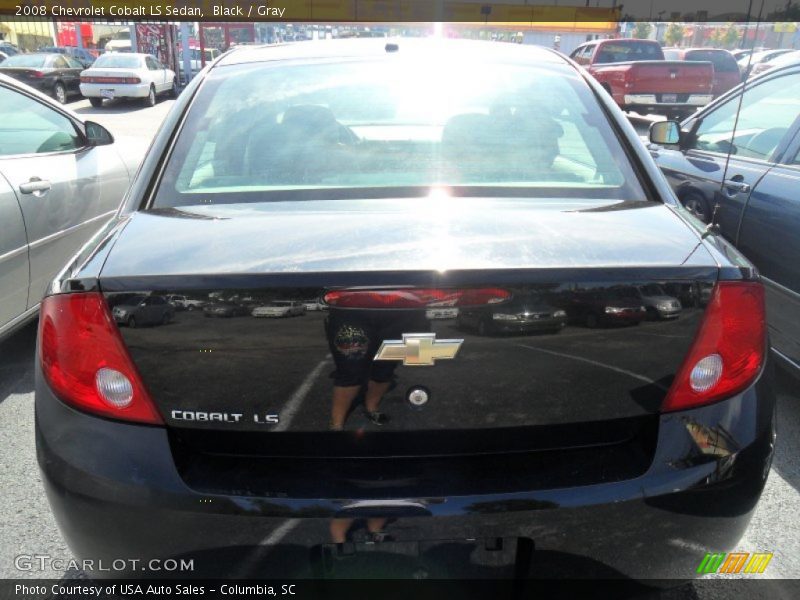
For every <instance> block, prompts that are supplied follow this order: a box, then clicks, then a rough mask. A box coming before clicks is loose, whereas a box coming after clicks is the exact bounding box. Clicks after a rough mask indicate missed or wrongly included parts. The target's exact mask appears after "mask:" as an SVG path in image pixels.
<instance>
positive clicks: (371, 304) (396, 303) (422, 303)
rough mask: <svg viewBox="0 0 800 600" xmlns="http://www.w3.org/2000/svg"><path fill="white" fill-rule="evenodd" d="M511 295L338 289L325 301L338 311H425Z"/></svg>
mask: <svg viewBox="0 0 800 600" xmlns="http://www.w3.org/2000/svg"><path fill="white" fill-rule="evenodd" d="M510 297H511V292H509V291H508V290H502V289H498V288H479V289H472V290H458V289H456V290H448V289H438V288H403V289H391V290H359V289H355V290H334V291H330V292H328V293H327V294H325V295H324V296H323V301H324V302H325V303H326V304H328V305H329V306H334V307H336V308H425V307H426V306H430V305H436V306H465V305H469V306H475V305H482V304H494V303H497V302H502V301H504V300H508V299H509V298H510Z"/></svg>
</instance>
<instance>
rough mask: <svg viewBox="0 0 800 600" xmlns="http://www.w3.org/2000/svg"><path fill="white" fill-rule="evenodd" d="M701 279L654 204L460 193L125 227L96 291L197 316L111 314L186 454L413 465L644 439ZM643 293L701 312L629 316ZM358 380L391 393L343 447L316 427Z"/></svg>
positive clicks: (153, 220) (194, 211)
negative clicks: (280, 314)
mask: <svg viewBox="0 0 800 600" xmlns="http://www.w3.org/2000/svg"><path fill="white" fill-rule="evenodd" d="M431 211H434V212H436V215H435V219H432V218H431ZM487 215H488V217H487ZM698 248H699V250H698ZM131 273H136V274H137V275H135V276H131V275H130V274H131ZM716 276H717V268H716V266H714V264H713V262H712V261H711V257H710V256H709V255H708V254H707V253H706V251H705V250H704V249H703V247H702V246H699V240H698V238H697V235H696V234H695V233H694V232H693V231H692V230H690V229H689V228H688V227H687V225H686V224H685V223H683V222H682V221H681V220H680V219H678V218H677V217H676V216H675V215H674V214H673V213H672V211H671V210H670V209H669V208H667V207H665V206H663V205H660V204H655V203H644V202H630V203H610V202H598V201H591V202H589V201H587V202H586V203H582V202H576V201H570V202H566V203H559V202H552V203H548V202H541V203H540V202H538V201H536V202H532V201H525V202H521V201H516V200H515V201H482V200H474V199H460V200H459V202H458V204H457V205H447V207H446V209H445V208H443V207H438V208H436V207H433V208H432V207H431V206H430V204H427V205H425V204H420V205H418V206H417V205H416V204H415V202H414V201H408V200H406V201H403V202H402V203H398V202H393V201H386V202H376V201H372V202H361V201H341V202H328V203H325V202H283V203H272V204H263V205H246V206H245V205H228V206H207V207H192V208H186V209H181V210H176V209H170V210H162V211H150V212H144V213H136V214H134V215H133V216H132V217H131V218H130V221H129V223H128V224H127V226H126V227H125V229H124V230H123V231H122V232H121V234H120V235H119V237H118V239H117V240H116V242H115V246H114V248H113V250H112V251H111V252H110V254H109V257H108V259H107V261H106V264H105V265H104V268H103V271H102V274H101V279H100V285H101V288H102V289H103V291H104V293H105V294H106V297H107V300H108V302H109V305H110V306H111V307H112V309H113V307H116V306H120V305H123V304H124V303H125V302H126V301H128V300H129V298H130V297H131V295H132V294H138V295H145V296H153V297H164V298H166V297H168V296H170V295H180V296H186V298H188V299H190V300H193V301H196V304H202V305H203V310H176V311H175V312H174V314H173V315H172V316H171V318H170V319H166V320H165V319H164V318H163V313H164V311H165V310H166V309H164V308H163V303H160V302H158V301H154V302H152V304H153V305H155V306H162V308H161V309H160V311H159V310H158V309H154V310H153V311H152V314H150V315H146V314H144V312H143V313H142V315H141V318H137V323H136V327H130V326H128V324H127V323H126V320H125V319H124V318H117V317H118V315H117V314H116V313H115V319H116V320H117V322H118V324H119V326H120V331H121V333H122V337H123V339H124V341H125V343H126V344H127V346H128V349H129V351H130V353H131V356H132V358H133V360H134V362H135V364H136V366H137V368H138V369H139V371H140V373H141V375H142V378H143V380H144V382H145V385H146V386H147V387H148V389H149V391H150V394H151V395H152V397H153V399H154V401H155V402H156V404H157V406H158V408H159V410H160V411H161V413H162V415H163V417H164V420H165V422H166V424H167V426H168V427H169V428H170V430H171V431H172V432H173V433H175V434H178V435H180V436H181V437H182V439H184V440H190V443H191V444H194V445H199V446H201V447H203V448H205V449H206V450H209V451H214V452H220V453H241V452H247V453H255V454H264V453H266V454H290V455H296V456H300V455H318V454H323V455H325V456H331V455H365V454H366V455H374V454H384V453H388V454H392V455H416V454H426V455H427V454H442V453H444V454H449V453H475V452H495V451H503V452H506V451H526V450H531V449H536V448H555V447H564V446H568V447H583V446H592V445H606V444H611V443H615V442H619V441H620V440H626V439H630V438H631V437H635V436H637V435H640V434H641V432H642V431H643V430H645V429H648V430H649V428H652V426H653V424H654V422H655V420H657V414H658V410H659V406H660V403H661V401H662V399H663V398H664V395H665V393H666V390H667V388H668V387H669V384H670V382H671V379H672V377H673V376H674V374H675V372H676V371H677V369H678V367H679V366H680V363H681V361H682V359H683V357H684V355H685V354H686V352H687V351H688V349H689V346H690V345H691V342H692V340H693V338H694V335H695V332H696V329H697V327H698V324H699V322H700V319H701V317H702V314H703V310H704V303H703V298H707V296H708V295H707V293H704V290H707V289H708V288H710V287H711V286H712V285H713V283H714V281H715V279H716ZM652 282H656V283H658V284H660V285H661V286H662V287H664V289H669V290H671V291H672V290H675V292H674V293H676V294H677V293H681V294H683V295H684V297H686V296H688V297H691V298H695V299H696V301H694V302H692V303H688V304H684V308H683V312H682V314H681V315H680V317H679V318H678V319H675V320H673V321H669V322H663V323H662V322H652V323H650V322H648V323H642V321H643V319H644V317H645V314H646V313H645V309H644V307H643V306H642V305H641V304H640V302H639V301H637V302H634V303H633V304H631V302H630V300H629V298H630V297H632V296H633V295H635V294H633V293H632V292H633V291H634V289H635V286H640V285H646V284H648V283H652ZM331 292H336V294H332V293H331ZM375 292H377V293H375ZM671 293H672V292H671ZM393 294H394V295H393ZM326 297H327V299H328V301H329V305H328V306H327V310H303V311H296V312H295V313H294V314H292V315H291V316H287V317H286V318H280V319H278V318H256V316H257V315H259V314H261V315H262V316H263V311H259V310H258V309H259V307H269V306H270V305H271V304H272V303H274V302H275V301H301V302H302V301H303V300H304V299H308V298H326ZM387 298H388V299H389V300H387ZM392 299H394V302H392V301H391V300H392ZM398 299H399V300H398ZM254 311H255V315H254ZM412 334H414V335H412ZM382 346H385V347H386V353H385V355H384V354H383V349H382ZM376 354H377V355H378V357H379V358H385V357H389V358H391V357H394V358H395V360H375V357H376ZM404 357H405V358H406V360H405V362H404V361H403V360H400V359H402V358H404ZM434 359H435V360H434ZM420 361H421V362H423V363H425V364H424V365H422V366H421V365H419V364H414V363H415V362H420ZM429 363H434V364H429ZM369 379H373V380H375V381H378V382H381V383H384V384H386V385H387V386H388V388H389V389H388V391H387V392H386V393H385V395H383V397H382V400H381V401H380V405H379V409H380V411H381V412H382V413H385V414H387V415H388V416H389V417H390V419H391V420H389V421H388V422H385V423H383V424H380V425H379V424H376V423H374V422H373V421H371V420H370V419H369V418H367V416H365V415H364V414H363V406H364V403H365V392H364V390H361V391H359V390H357V389H356V391H355V392H354V396H355V399H354V400H353V403H352V404H351V406H350V408H351V410H350V412H349V414H348V416H347V418H346V419H345V420H344V425H343V430H344V432H345V433H341V432H339V431H330V429H331V424H332V421H335V420H336V418H335V417H336V409H335V408H334V407H335V406H336V404H337V402H341V400H336V398H337V396H336V394H340V393H341V391H342V390H341V388H345V387H351V388H357V386H358V385H359V384H360V383H362V382H364V383H366V381H368V380H369ZM337 389H338V392H337ZM414 392H417V393H416V394H415V393H414ZM599 423H603V427H597V425H598V424H599Z"/></svg>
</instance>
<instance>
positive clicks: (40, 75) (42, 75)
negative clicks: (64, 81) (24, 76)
mask: <svg viewBox="0 0 800 600" xmlns="http://www.w3.org/2000/svg"><path fill="white" fill-rule="evenodd" d="M31 77H36V78H37V79H38V78H39V77H44V73H42V72H41V71H33V72H32V73H31Z"/></svg>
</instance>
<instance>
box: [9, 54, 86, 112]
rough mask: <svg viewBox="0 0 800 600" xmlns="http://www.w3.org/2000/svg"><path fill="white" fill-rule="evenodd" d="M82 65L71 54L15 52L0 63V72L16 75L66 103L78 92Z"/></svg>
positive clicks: (14, 76)
mask: <svg viewBox="0 0 800 600" xmlns="http://www.w3.org/2000/svg"><path fill="white" fill-rule="evenodd" d="M84 68H85V67H84V66H83V65H82V64H81V63H79V62H78V61H77V60H76V59H74V58H72V57H71V56H63V55H61V54H57V53H44V52H42V53H36V54H15V55H14V56H9V57H8V58H7V59H5V60H4V61H3V62H2V63H0V73H3V74H4V75H8V76H9V77H13V78H14V79H18V80H20V81H22V82H23V83H27V84H28V85H29V86H31V87H33V88H36V89H37V90H39V91H40V92H43V93H45V94H47V95H48V96H52V97H53V98H55V99H56V100H58V101H59V102H60V103H61V104H65V103H66V102H67V100H68V99H69V97H70V96H76V95H77V96H79V95H80V93H81V90H80V87H79V86H80V75H81V71H83V69H84Z"/></svg>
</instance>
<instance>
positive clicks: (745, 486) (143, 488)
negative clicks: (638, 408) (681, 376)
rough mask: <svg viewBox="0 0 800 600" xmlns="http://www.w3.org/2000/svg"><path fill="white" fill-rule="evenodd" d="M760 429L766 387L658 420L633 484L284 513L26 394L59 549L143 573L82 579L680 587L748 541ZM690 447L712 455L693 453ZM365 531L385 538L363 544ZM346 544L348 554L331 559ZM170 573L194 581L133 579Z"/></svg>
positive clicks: (318, 506)
mask: <svg viewBox="0 0 800 600" xmlns="http://www.w3.org/2000/svg"><path fill="white" fill-rule="evenodd" d="M773 416H774V400H773V393H772V389H771V377H770V378H766V377H762V379H761V380H760V381H759V383H757V384H756V385H755V386H753V387H752V388H750V389H749V390H747V391H746V392H744V393H742V394H741V395H738V396H736V397H734V398H731V399H729V400H726V401H723V402H719V403H717V404H714V405H711V406H708V407H704V408H701V409H695V410H691V411H686V412H682V413H674V414H671V415H665V416H663V417H661V422H660V425H659V433H658V443H657V447H656V449H655V451H654V458H653V461H652V464H651V466H650V467H649V469H648V470H647V472H646V473H644V474H643V475H642V476H640V477H637V478H635V479H631V480H626V481H618V482H614V483H600V484H596V485H587V486H581V487H574V488H559V489H533V490H531V489H525V490H522V489H521V490H519V491H516V492H514V493H498V494H487V493H482V494H475V495H458V496H454V495H451V496H448V495H443V496H440V497H436V498H431V497H426V498H403V499H398V501H396V502H394V505H393V506H389V505H390V504H392V503H391V502H384V503H383V504H381V505H380V506H374V505H370V506H367V507H365V506H364V505H363V504H361V505H359V504H354V502H353V499H342V498H329V497H325V490H324V489H320V490H319V497H318V498H313V499H308V498H290V497H285V495H282V494H281V492H280V482H275V490H274V493H272V494H270V495H268V496H263V497H252V496H238V495H236V494H235V493H234V492H229V493H225V494H222V493H220V494H214V495H209V494H201V493H198V492H196V491H194V490H192V489H190V488H189V487H188V486H187V484H186V483H185V482H184V480H183V479H182V478H181V476H180V474H179V473H178V471H177V470H176V467H175V461H174V460H173V457H172V454H171V448H170V443H169V439H168V435H167V432H166V431H165V430H164V429H162V428H158V427H147V426H137V425H129V424H123V423H118V422H112V421H108V420H104V419H100V418H96V417H91V416H88V415H85V414H82V413H79V412H77V411H74V410H72V409H71V408H69V407H67V406H65V405H64V404H62V403H61V402H59V401H58V400H56V399H55V398H54V397H53V395H52V393H51V392H50V390H49V388H48V387H47V386H46V384H44V382H43V381H42V378H41V376H40V375H39V370H38V367H37V382H36V442H37V455H38V460H39V465H40V468H41V471H42V474H43V481H44V484H45V489H46V491H47V495H48V498H49V501H50V504H51V507H52V509H53V512H54V514H55V517H56V520H57V522H58V525H59V527H60V529H61V531H62V533H63V535H64V537H65V539H66V540H67V542H68V544H69V546H70V548H71V549H72V551H73V552H74V554H75V555H76V557H78V558H80V559H93V560H95V561H102V562H103V564H106V565H109V564H112V563H113V561H115V560H120V559H122V560H123V561H130V560H134V559H135V560H139V561H141V562H140V563H138V564H137V566H136V567H135V568H134V567H131V568H130V570H129V571H125V570H124V569H125V568H128V567H123V570H117V571H112V572H110V573H109V572H92V573H90V575H91V576H95V577H102V576H109V575H110V576H115V577H119V576H131V577H133V576H135V577H142V576H153V577H158V576H169V577H173V578H174V577H176V576H180V577H187V576H198V577H200V576H205V577H245V576H249V577H280V578H282V579H286V578H289V577H309V576H319V575H326V574H329V573H331V572H333V573H334V574H342V573H345V574H347V573H351V574H352V573H353V572H352V571H350V570H349V569H352V568H356V569H365V570H362V571H357V572H356V573H357V574H360V575H362V576H363V575H364V573H367V574H369V575H370V576H375V573H376V571H375V570H374V564H375V562H376V561H379V560H380V561H382V564H383V568H384V569H388V570H384V571H381V576H389V577H404V576H409V575H410V574H411V573H413V572H414V571H415V569H417V568H418V567H417V566H415V565H417V564H418V563H422V564H423V565H424V568H425V569H426V573H429V576H431V577H445V578H446V577H467V578H475V577H478V578H479V577H492V578H495V577H504V576H508V575H513V574H515V573H516V574H517V575H519V571H518V569H519V568H520V566H519V565H520V561H521V560H523V561H524V563H525V565H526V566H530V571H529V574H532V575H534V576H536V575H541V576H545V577H552V576H563V577H573V578H574V577H592V576H597V577H619V576H623V577H632V578H636V579H672V578H677V579H688V578H691V577H693V576H695V570H696V568H697V566H698V564H699V562H700V560H701V559H702V558H703V556H704V554H705V553H706V552H725V551H728V550H731V549H733V548H734V547H735V546H736V544H737V542H738V540H739V539H740V537H741V535H742V533H743V532H744V530H745V528H746V527H747V524H748V522H749V520H750V517H751V514H752V511H753V509H754V507H755V505H756V503H757V501H758V498H759V496H760V494H761V490H762V488H763V485H764V482H765V480H766V474H767V473H768V470H769V465H770V460H771V453H772V447H773V442H774V422H773ZM698 432H700V433H698ZM703 432H706V433H708V434H709V436H710V437H709V438H708V439H707V440H705V441H706V442H708V440H710V439H713V440H715V441H714V443H713V444H711V445H709V444H708V443H704V444H703V443H700V442H699V441H698V435H701V436H702V435H703ZM723 435H724V437H725V440H726V443H725V444H724V445H723V444H721V443H720V440H721V439H722V436H723ZM700 441H702V440H700ZM701 446H702V447H703V449H701ZM359 500H364V498H360V499H359ZM387 517H391V518H389V520H388V521H387V520H386V519H385V518H387ZM368 528H372V529H382V530H383V531H384V532H385V534H386V536H388V537H386V538H384V541H383V542H377V543H372V542H374V540H372V539H371V536H370V535H369V532H368V531H367V529H368ZM348 530H349V533H348V534H347V538H346V539H347V543H345V544H343V545H339V546H336V545H333V544H332V542H333V541H334V540H336V539H339V538H337V536H343V535H344V532H345V531H348ZM342 539H343V538H342ZM498 539H500V540H502V542H501V543H500V544H499V545H500V548H499V549H498V547H497V546H498V543H497V540H498ZM526 548H527V549H528V550H532V554H531V555H530V556H532V558H531V559H530V560H529V559H528V558H526V556H527V555H526V554H525V552H522V551H521V549H523V550H524V549H526ZM743 550H744V551H747V550H752V549H746V548H745V549H743ZM353 552H355V555H354V556H353ZM521 556H522V559H521V558H520V557H521ZM176 557H177V558H184V559H189V560H193V570H192V571H189V572H181V573H175V572H164V571H155V572H150V571H146V572H142V567H141V566H140V565H141V564H149V561H150V560H152V559H162V560H163V559H166V558H176ZM124 564H130V563H124ZM387 565H388V566H387ZM515 569H516V570H515Z"/></svg>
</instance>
